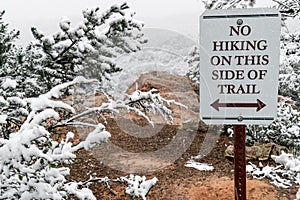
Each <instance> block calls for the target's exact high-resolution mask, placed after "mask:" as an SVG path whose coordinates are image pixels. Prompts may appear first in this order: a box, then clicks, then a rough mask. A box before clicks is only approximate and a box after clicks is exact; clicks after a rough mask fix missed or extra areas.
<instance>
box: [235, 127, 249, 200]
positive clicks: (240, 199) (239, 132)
mask: <svg viewBox="0 0 300 200" xmlns="http://www.w3.org/2000/svg"><path fill="white" fill-rule="evenodd" d="M245 149H246V126H245V125H235V126H234V195H235V200H246V150H245Z"/></svg>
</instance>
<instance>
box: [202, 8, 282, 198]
mask: <svg viewBox="0 0 300 200" xmlns="http://www.w3.org/2000/svg"><path fill="white" fill-rule="evenodd" d="M280 27H281V20H280V13H279V12H278V11H277V10H275V9H271V8H253V9H228V10H207V11H205V12H204V14H203V15H202V16H201V17H200V117H201V119H202V120H203V121H204V122H205V123H207V124H232V125H234V135H235V139H234V163H235V164H234V165H235V168H234V170H235V174H234V190H235V200H246V157H245V148H246V147H245V137H246V136H245V135H246V134H245V129H246V128H245V125H247V124H252V125H253V124H270V123H272V122H273V121H274V120H275V119H276V117H277V96H278V94H277V91H278V76H279V50H280V45H279V43H280V39H279V38H280Z"/></svg>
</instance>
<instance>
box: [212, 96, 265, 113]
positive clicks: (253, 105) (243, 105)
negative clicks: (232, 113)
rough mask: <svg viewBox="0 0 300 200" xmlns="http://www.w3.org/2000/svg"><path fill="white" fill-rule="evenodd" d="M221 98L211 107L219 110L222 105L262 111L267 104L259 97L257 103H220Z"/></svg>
mask: <svg viewBox="0 0 300 200" xmlns="http://www.w3.org/2000/svg"><path fill="white" fill-rule="evenodd" d="M219 101H220V99H217V100H216V101H215V102H213V103H212V104H210V106H211V107H213V108H214V109H216V110H217V111H219V108H220V107H226V108H229V107H231V108H233V107H234V108H256V112H258V111H260V110H261V109H262V108H263V107H265V106H266V104H264V103H263V102H262V101H261V100H259V99H257V100H256V101H257V102H256V103H220V102H219Z"/></svg>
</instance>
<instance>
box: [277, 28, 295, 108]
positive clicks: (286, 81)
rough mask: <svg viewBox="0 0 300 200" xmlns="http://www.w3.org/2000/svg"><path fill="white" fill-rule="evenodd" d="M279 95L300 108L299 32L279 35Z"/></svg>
mask: <svg viewBox="0 0 300 200" xmlns="http://www.w3.org/2000/svg"><path fill="white" fill-rule="evenodd" d="M280 58H281V60H280V73H279V74H280V75H279V94H281V95H284V96H289V97H291V98H292V99H293V100H294V101H296V105H297V106H300V32H295V33H283V34H282V35H281V56H280Z"/></svg>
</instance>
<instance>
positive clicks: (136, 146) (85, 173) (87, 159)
mask: <svg viewBox="0 0 300 200" xmlns="http://www.w3.org/2000/svg"><path fill="white" fill-rule="evenodd" d="M107 127H109V128H108V131H110V132H111V134H112V137H111V139H110V141H111V142H112V143H113V144H115V145H118V146H119V147H121V148H123V149H126V150H127V151H128V152H144V151H155V150H157V149H160V148H162V147H163V146H164V145H166V144H168V143H169V142H170V138H174V135H176V134H177V133H178V132H176V131H178V130H179V129H181V128H182V127H179V126H174V125H164V127H163V128H162V129H161V130H160V132H159V133H158V134H156V135H155V136H153V137H150V138H149V137H148V138H146V139H145V138H137V137H134V136H130V135H128V134H126V133H124V132H123V131H122V130H120V128H119V127H118V124H116V122H115V121H114V120H113V119H110V120H109V121H108V126H107ZM80 137H83V136H80ZM209 137H211V138H215V137H218V139H217V142H216V144H215V145H214V147H213V150H212V151H211V152H210V153H209V154H208V155H206V156H205V157H203V158H202V159H199V160H197V161H199V162H203V163H208V164H210V165H212V166H213V167H214V170H213V171H199V170H196V169H194V168H188V167H185V166H184V165H185V163H186V162H187V161H188V160H189V159H190V157H191V156H195V155H197V154H198V153H199V150H200V148H201V145H202V143H203V140H204V139H205V138H206V139H207V138H209ZM232 140H233V139H232V138H229V137H227V136H223V135H221V136H219V135H216V134H214V133H205V132H203V131H202V128H201V127H200V126H199V127H198V129H197V131H196V133H195V137H194V139H193V141H192V143H191V145H190V146H189V148H188V149H187V150H186V151H185V152H184V153H183V154H182V155H181V156H180V157H179V158H178V159H176V160H175V161H174V162H173V163H168V164H167V165H166V166H165V167H160V168H159V169H157V170H153V171H150V172H147V173H141V174H136V175H140V176H142V175H145V176H146V177H147V179H151V178H153V177H157V178H158V182H157V184H156V185H155V186H154V187H153V188H152V189H151V190H150V192H149V193H148V195H147V199H148V200H152V199H158V200H160V199H163V200H201V199H203V200H207V199H208V200H210V199H214V200H215V199H217V200H219V199H220V200H221V199H222V200H227V199H230V200H232V199H234V190H233V184H234V183H233V177H234V172H233V165H234V163H233V161H232V160H228V159H226V158H225V156H224V151H225V149H226V146H227V145H229V144H231V143H232ZM104 151H105V149H104ZM104 151H103V150H102V152H99V151H93V150H92V151H84V150H81V151H79V152H78V154H77V159H76V160H75V163H74V164H73V165H72V166H71V176H69V177H68V178H69V179H70V180H77V181H78V180H79V181H80V180H81V181H86V180H88V178H89V176H90V175H91V174H94V175H96V176H97V177H105V176H107V177H109V178H110V179H115V178H118V177H120V176H126V175H128V174H129V172H127V173H126V172H124V171H120V170H116V169H115V168H114V167H108V166H107V165H105V164H104V163H103V162H101V160H100V159H99V157H97V156H98V155H97V154H104ZM170 153H171V152H170ZM105 156H108V155H105ZM118 156H119V155H110V157H112V159H114V160H116V161H118ZM128 160H129V161H130V157H129V158H128ZM139 162H140V163H139ZM153 162H155V161H153ZM160 162H161V163H163V162H164V161H163V159H162V160H161V161H160ZM271 162H272V161H266V162H265V163H264V164H267V163H271ZM128 163H130V162H128ZM132 163H133V164H132V166H133V168H134V167H135V165H134V164H136V163H139V164H143V163H144V164H145V163H146V164H147V161H146V160H142V159H141V160H138V159H137V158H135V161H134V162H132ZM149 163H150V162H149ZM253 163H255V162H253ZM119 164H122V163H119ZM117 165H118V162H117ZM133 171H134V170H133ZM110 184H111V190H109V189H108V188H107V187H106V185H105V184H104V183H92V184H91V186H90V188H91V189H92V190H93V192H94V194H95V195H96V197H97V199H99V200H100V199H101V200H112V199H114V200H115V199H116V200H121V199H122V200H123V199H125V200H126V199H132V197H130V196H129V195H127V194H125V188H126V185H125V184H122V183H119V182H111V183H110ZM296 191H297V188H291V189H279V188H276V187H274V186H273V185H271V184H269V183H268V180H253V179H252V178H251V177H250V176H249V175H248V177H247V199H251V200H253V199H259V200H273V199H274V200H275V199H284V200H288V199H295V193H296Z"/></svg>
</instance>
